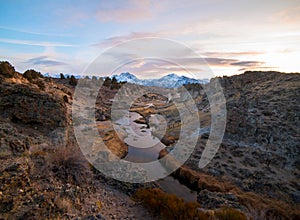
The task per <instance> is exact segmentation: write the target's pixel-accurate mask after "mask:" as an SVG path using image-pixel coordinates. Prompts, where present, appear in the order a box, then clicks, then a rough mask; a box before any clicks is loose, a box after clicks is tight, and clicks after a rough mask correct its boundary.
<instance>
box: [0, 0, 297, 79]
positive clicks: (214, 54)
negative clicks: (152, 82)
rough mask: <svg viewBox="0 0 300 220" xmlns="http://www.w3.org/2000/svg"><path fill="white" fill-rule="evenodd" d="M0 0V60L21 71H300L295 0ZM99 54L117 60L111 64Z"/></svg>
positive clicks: (154, 73) (151, 75) (153, 74)
mask: <svg viewBox="0 0 300 220" xmlns="http://www.w3.org/2000/svg"><path fill="white" fill-rule="evenodd" d="M0 2H1V8H0V60H7V61H9V62H10V63H11V64H12V65H14V66H15V68H16V70H17V71H19V72H24V71H25V70H27V69H36V70H38V71H40V72H42V73H50V74H58V73H61V72H62V73H66V74H74V75H81V74H89V75H111V74H115V73H120V72H131V73H133V74H135V75H137V76H139V77H140V78H156V77H160V76H162V75H165V74H169V73H176V74H178V75H189V73H190V72H192V73H193V74H194V75H196V76H199V77H197V78H200V75H197V74H198V73H200V72H201V71H202V72H204V71H207V69H210V70H211V72H212V73H213V75H216V76H223V75H234V74H239V73H243V72H244V71H246V70H274V71H282V72H299V71H300V67H299V65H298V63H299V58H300V1H299V0H280V1H279V0H264V1H258V0H252V1H248V0H232V1H230V0H226V1H225V0H211V1H203V0H188V1H187V0H182V1H179V0H176V1H171V0H160V1H159V0H153V1H152V0H115V1H102V0H100V1H95V0H90V1H84V0H82V1H81V0H74V1H71V0H69V1H66V0H65V1H64V0H61V1H58V0H52V1H49V0H44V1H36V0H30V1H28V0H11V1H4V0H0ZM147 39H155V41H156V42H159V43H154V44H151V43H149V44H148V43H147V42H148V41H147ZM160 39H161V40H160ZM167 41H170V42H172V43H171V44H172V45H173V46H171V47H168V46H167V45H169V44H168V43H167ZM124 42H125V43H124ZM128 42H131V43H128ZM135 42H142V43H135ZM124 44H125V45H126V47H125V46H124ZM171 44H170V45H171ZM129 46H130V48H129ZM124 48H125V49H126V50H125V49H124ZM150 50H151V53H150V52H149V51H150ZM141 51H148V52H149V54H150V55H151V56H152V57H154V58H155V59H150V58H149V57H143V55H144V54H143V53H142V52H141ZM166 51H167V52H166ZM153 54H155V56H153ZM160 54H164V55H162V57H160ZM108 55H109V58H108V57H107V56H108ZM160 58H161V59H160ZM95 60H102V62H100V63H101V65H100V63H99V65H98V63H97V62H95ZM104 60H105V62H111V61H112V60H113V61H114V62H113V64H116V65H119V66H116V67H115V68H114V70H113V71H114V72H113V71H112V69H110V68H107V66H109V65H107V66H106V65H105V63H104V62H103V61H104ZM203 60H205V62H203ZM125 61H126V62H125ZM171 61H172V62H171ZM91 65H92V66H93V67H96V68H92V72H88V71H90V70H91V68H89V66H91ZM205 65H206V66H205ZM204 66H205V67H204ZM186 69H188V70H189V71H187V70H186Z"/></svg>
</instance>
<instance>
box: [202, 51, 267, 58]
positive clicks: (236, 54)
mask: <svg viewBox="0 0 300 220" xmlns="http://www.w3.org/2000/svg"><path fill="white" fill-rule="evenodd" d="M203 54H204V55H205V56H208V57H239V56H256V55H261V54H264V52H260V51H239V52H216V51H215V52H204V53H203Z"/></svg>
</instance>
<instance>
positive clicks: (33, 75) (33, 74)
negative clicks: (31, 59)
mask: <svg viewBox="0 0 300 220" xmlns="http://www.w3.org/2000/svg"><path fill="white" fill-rule="evenodd" d="M23 76H24V77H25V78H26V79H28V81H29V82H32V81H33V80H34V79H38V78H42V77H43V75H42V74H41V73H40V72H37V71H35V70H33V69H30V70H26V71H25V72H24V73H23Z"/></svg>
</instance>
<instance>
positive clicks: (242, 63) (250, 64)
mask: <svg viewBox="0 0 300 220" xmlns="http://www.w3.org/2000/svg"><path fill="white" fill-rule="evenodd" d="M263 64H264V62H259V61H238V62H233V63H230V65H232V66H247V67H256V66H261V65H263Z"/></svg>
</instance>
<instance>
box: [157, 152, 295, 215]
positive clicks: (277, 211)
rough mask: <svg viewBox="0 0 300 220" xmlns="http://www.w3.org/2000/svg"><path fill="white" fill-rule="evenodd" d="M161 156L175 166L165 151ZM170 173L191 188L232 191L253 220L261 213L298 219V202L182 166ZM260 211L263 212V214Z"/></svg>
mask: <svg viewBox="0 0 300 220" xmlns="http://www.w3.org/2000/svg"><path fill="white" fill-rule="evenodd" d="M162 157H166V158H167V160H166V161H165V163H164V164H163V165H164V166H165V167H166V168H167V169H170V168H171V167H173V166H176V163H177V161H176V160H174V158H172V157H171V156H169V155H167V152H166V151H161V152H160V158H162ZM172 175H173V176H174V177H175V178H177V179H178V180H179V181H180V182H182V183H184V184H185V185H187V186H188V187H189V188H191V189H193V190H197V191H201V190H204V189H207V190H209V191H212V192H222V193H226V192H230V193H233V194H234V195H236V197H237V198H238V201H239V203H240V204H241V205H243V206H245V207H248V209H249V211H248V212H249V216H250V217H251V218H252V219H253V220H255V219H259V218H257V217H256V216H261V215H264V216H265V217H264V219H300V205H299V204H296V205H292V204H287V203H284V202H282V201H278V200H276V199H272V198H268V197H267V196H263V195H258V194H255V193H252V192H245V191H243V190H241V189H240V188H238V187H237V186H235V185H233V184H232V183H230V182H229V181H225V180H221V179H217V178H215V177H213V176H210V175H208V174H205V173H200V172H196V171H193V170H191V169H189V168H187V167H184V166H182V167H180V168H178V169H177V170H176V171H175V172H174V173H173V174H172ZM249 207H250V208H249ZM261 212H264V214H262V213H261Z"/></svg>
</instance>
